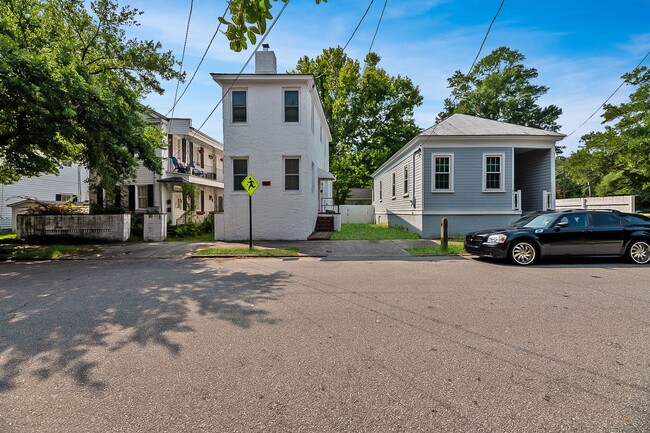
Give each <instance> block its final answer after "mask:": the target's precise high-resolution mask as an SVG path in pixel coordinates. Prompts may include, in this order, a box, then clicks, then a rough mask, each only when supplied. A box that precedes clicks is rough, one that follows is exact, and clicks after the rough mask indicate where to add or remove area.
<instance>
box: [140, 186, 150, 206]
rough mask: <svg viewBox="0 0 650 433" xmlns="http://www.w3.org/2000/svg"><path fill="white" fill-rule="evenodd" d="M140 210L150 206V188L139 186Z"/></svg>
mask: <svg viewBox="0 0 650 433" xmlns="http://www.w3.org/2000/svg"><path fill="white" fill-rule="evenodd" d="M137 197H138V209H146V208H147V205H148V204H149V186H148V185H138V191H137Z"/></svg>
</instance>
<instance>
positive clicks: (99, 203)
mask: <svg viewBox="0 0 650 433" xmlns="http://www.w3.org/2000/svg"><path fill="white" fill-rule="evenodd" d="M97 206H99V207H101V208H103V207H104V189H103V188H97Z"/></svg>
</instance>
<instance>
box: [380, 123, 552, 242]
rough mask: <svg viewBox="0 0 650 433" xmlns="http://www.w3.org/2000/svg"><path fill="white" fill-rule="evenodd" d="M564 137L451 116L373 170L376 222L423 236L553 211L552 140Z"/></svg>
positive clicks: (461, 231) (464, 230)
mask: <svg viewBox="0 0 650 433" xmlns="http://www.w3.org/2000/svg"><path fill="white" fill-rule="evenodd" d="M563 138H564V135H563V134H559V133H557V132H552V131H545V130H542V129H536V128H529V127H525V126H519V125H513V124H509V123H505V122H498V121H494V120H488V119H481V118H478V117H474V116H468V115H465V114H454V115H453V116H451V117H449V118H447V119H445V120H444V121H442V122H440V123H439V124H437V125H435V126H434V127H431V128H429V129H427V130H425V131H423V132H421V133H420V134H419V135H418V136H416V137H415V138H414V139H413V140H411V141H410V142H408V143H407V144H406V145H405V146H404V147H402V149H400V150H399V151H398V152H397V153H395V154H394V155H393V156H392V157H391V158H389V159H388V161H386V163H384V164H383V165H382V166H381V167H379V169H378V170H377V171H376V172H375V173H373V179H374V185H373V205H374V206H375V222H376V223H378V224H387V225H391V226H401V227H404V228H406V229H407V230H409V231H412V232H415V233H418V234H420V235H421V236H422V237H423V238H432V239H435V238H439V237H440V220H441V218H443V217H446V218H447V219H448V221H449V234H450V235H464V234H465V233H467V232H469V231H472V230H478V229H481V228H488V227H499V226H506V225H507V224H509V223H510V222H512V221H513V220H514V219H516V218H518V217H520V216H521V215H524V214H526V213H530V212H535V211H542V210H548V209H554V208H555V143H556V142H558V141H559V140H561V139H563Z"/></svg>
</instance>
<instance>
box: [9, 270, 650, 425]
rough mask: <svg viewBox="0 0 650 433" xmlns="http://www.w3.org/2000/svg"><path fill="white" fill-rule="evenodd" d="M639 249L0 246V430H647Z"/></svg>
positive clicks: (645, 307)
mask: <svg viewBox="0 0 650 433" xmlns="http://www.w3.org/2000/svg"><path fill="white" fill-rule="evenodd" d="M649 279H650V267H648V266H646V267H634V266H629V265H626V264H623V263H620V262H598V263H595V264H594V263H591V262H574V263H572V264H570V265H566V264H554V263H549V264H544V265H541V266H536V267H532V268H515V267H511V266H502V265H495V264H493V263H489V262H482V261H477V260H472V259H466V258H452V259H445V260H439V259H427V260H403V259H400V258H396V259H385V260H363V261H361V260H322V259H315V258H291V259H273V258H271V259H190V260H183V259H177V258H174V259H165V258H162V259H153V258H139V259H132V260H126V259H124V258H122V259H120V258H117V257H115V258H113V259H112V260H96V261H61V262H34V263H29V262H20V263H0V299H1V303H0V312H1V314H2V315H1V316H0V431H2V432H3V433H4V432H8V433H14V432H20V433H22V432H30V433H31V432H48V433H49V432H66V433H67V432H261V431H264V432H286V431H298V432H345V431H354V432H362V431H368V432H389V431H409V432H411V431H422V432H436V431H439V432H590V433H591V432H638V433H641V432H648V431H650V415H649V410H650V321H649V320H648V318H649V317H650V291H649V290H648V285H647V282H648V280H649Z"/></svg>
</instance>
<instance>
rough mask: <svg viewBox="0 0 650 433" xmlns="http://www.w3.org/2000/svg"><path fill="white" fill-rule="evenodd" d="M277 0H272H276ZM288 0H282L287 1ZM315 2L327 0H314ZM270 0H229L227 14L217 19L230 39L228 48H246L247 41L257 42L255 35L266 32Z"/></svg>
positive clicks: (271, 5)
mask: <svg viewBox="0 0 650 433" xmlns="http://www.w3.org/2000/svg"><path fill="white" fill-rule="evenodd" d="M277 1H278V0H273V2H277ZM288 1H289V0H282V2H284V3H287V2H288ZM315 1H316V4H319V3H321V2H323V3H327V0H315ZM272 7H273V3H271V0H230V1H229V3H228V11H227V12H228V14H226V16H224V17H220V18H219V21H220V22H221V23H222V24H225V25H226V26H228V27H227V29H226V31H225V32H224V33H225V35H226V37H227V38H228V40H229V41H230V49H231V50H233V51H237V52H239V51H242V50H245V49H246V48H248V41H250V42H251V43H252V44H255V43H256V42H257V36H258V35H263V34H264V33H265V32H266V23H267V22H268V21H269V20H270V19H272V18H273V15H272V14H271V8H272Z"/></svg>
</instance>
